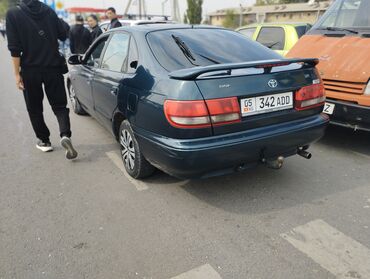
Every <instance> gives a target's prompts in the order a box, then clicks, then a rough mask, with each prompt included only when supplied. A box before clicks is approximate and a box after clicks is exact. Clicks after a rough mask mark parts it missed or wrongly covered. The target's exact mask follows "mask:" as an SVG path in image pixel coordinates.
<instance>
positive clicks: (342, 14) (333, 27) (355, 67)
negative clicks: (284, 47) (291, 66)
mask: <svg viewBox="0 0 370 279" xmlns="http://www.w3.org/2000/svg"><path fill="white" fill-rule="evenodd" d="M369 11H370V0H337V1H335V2H334V3H333V4H332V6H331V7H330V8H329V9H328V10H327V12H326V13H325V14H324V15H323V16H322V18H321V19H320V20H319V21H318V22H317V23H316V24H315V25H314V26H313V28H312V29H311V30H310V32H308V34H307V35H305V36H303V37H302V39H301V40H300V41H299V42H298V44H297V45H296V46H295V47H294V48H293V49H292V50H291V51H290V52H289V53H288V56H289V57H312V56H314V57H319V58H320V64H319V66H318V68H319V70H320V73H321V75H322V77H323V80H324V85H325V89H326V92H327V95H328V101H327V103H326V105H325V113H327V114H329V115H330V118H331V123H332V124H335V125H340V126H344V127H349V128H351V129H354V130H365V131H370V62H369V61H370V13H369Z"/></svg>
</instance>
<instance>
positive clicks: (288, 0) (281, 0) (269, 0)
mask: <svg viewBox="0 0 370 279" xmlns="http://www.w3.org/2000/svg"><path fill="white" fill-rule="evenodd" d="M306 2H307V0H256V4H255V5H256V6H264V5H276V4H293V3H306Z"/></svg>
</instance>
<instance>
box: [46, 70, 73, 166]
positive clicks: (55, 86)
mask: <svg viewBox="0 0 370 279" xmlns="http://www.w3.org/2000/svg"><path fill="white" fill-rule="evenodd" d="M43 82H44V86H45V92H46V95H47V97H48V100H49V103H50V105H51V108H52V109H53V112H54V114H55V115H56V117H57V119H58V123H59V130H60V137H61V138H62V139H61V141H60V143H61V145H62V146H63V147H64V148H65V149H66V157H67V159H75V158H76V157H77V155H78V154H77V151H76V150H75V149H74V147H73V145H72V141H71V139H70V137H71V135H72V132H71V124H70V119H69V109H68V108H67V93H66V90H65V84H64V77H63V75H62V74H59V73H45V74H44V75H43Z"/></svg>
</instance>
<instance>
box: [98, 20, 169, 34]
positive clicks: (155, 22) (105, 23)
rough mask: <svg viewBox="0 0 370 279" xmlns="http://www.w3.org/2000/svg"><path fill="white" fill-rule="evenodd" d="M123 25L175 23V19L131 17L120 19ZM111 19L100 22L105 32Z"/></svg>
mask: <svg viewBox="0 0 370 279" xmlns="http://www.w3.org/2000/svg"><path fill="white" fill-rule="evenodd" d="M119 22H121V24H122V26H133V25H143V24H168V23H175V22H174V21H169V20H153V19H152V20H131V19H120V20H119ZM109 24H110V21H103V22H102V23H100V25H99V26H100V29H101V30H102V31H103V32H106V31H108V27H109Z"/></svg>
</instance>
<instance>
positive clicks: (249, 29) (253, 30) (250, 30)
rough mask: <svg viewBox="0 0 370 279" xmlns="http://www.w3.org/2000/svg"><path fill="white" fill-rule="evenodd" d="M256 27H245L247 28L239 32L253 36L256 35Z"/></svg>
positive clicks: (249, 36)
mask: <svg viewBox="0 0 370 279" xmlns="http://www.w3.org/2000/svg"><path fill="white" fill-rule="evenodd" d="M256 29H257V28H256V27H254V28H245V29H240V30H239V33H242V34H243V35H245V36H247V37H248V38H252V37H253V35H254V32H256Z"/></svg>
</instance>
